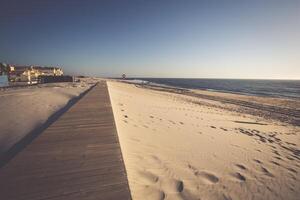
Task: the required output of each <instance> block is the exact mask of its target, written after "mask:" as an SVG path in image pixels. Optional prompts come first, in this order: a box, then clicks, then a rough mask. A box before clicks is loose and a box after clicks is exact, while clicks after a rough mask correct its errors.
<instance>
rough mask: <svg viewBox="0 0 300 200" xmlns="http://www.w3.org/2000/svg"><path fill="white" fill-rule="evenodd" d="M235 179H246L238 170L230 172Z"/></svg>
mask: <svg viewBox="0 0 300 200" xmlns="http://www.w3.org/2000/svg"><path fill="white" fill-rule="evenodd" d="M230 175H231V176H232V177H233V178H234V179H235V180H238V181H241V182H244V181H246V177H245V176H244V175H242V174H241V173H239V172H235V173H232V174H230Z"/></svg>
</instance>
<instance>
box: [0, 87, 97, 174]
mask: <svg viewBox="0 0 300 200" xmlns="http://www.w3.org/2000/svg"><path fill="white" fill-rule="evenodd" d="M96 85H97V83H96V84H94V85H93V86H91V87H90V88H89V89H87V90H86V91H84V92H83V93H81V94H80V95H79V96H78V97H75V98H73V99H71V100H70V101H69V102H68V103H67V104H66V106H65V107H63V108H61V109H60V110H58V111H57V112H55V113H54V114H52V115H51V116H50V117H49V118H48V120H47V121H46V122H45V123H44V124H43V125H41V126H39V127H36V128H35V129H33V130H32V131H31V132H29V133H28V134H27V135H26V136H25V137H24V138H23V139H21V140H20V141H19V142H17V143H16V144H14V145H13V146H12V147H11V148H10V149H9V150H8V151H6V152H4V153H3V154H2V155H0V168H2V167H4V166H5V165H6V164H7V163H8V162H9V161H10V160H11V159H13V158H14V157H15V156H16V155H17V154H18V153H19V152H21V151H22V150H23V149H24V148H25V147H26V146H27V145H29V144H30V143H31V142H32V141H33V140H34V139H35V138H37V137H38V136H39V135H40V134H41V133H43V131H44V130H46V129H47V128H48V127H49V126H50V125H51V124H53V123H54V122H55V121H56V120H57V119H58V118H59V117H60V116H62V115H63V114H64V113H65V112H66V111H68V110H69V109H70V108H71V107H72V106H73V105H74V104H75V103H77V102H78V101H79V100H80V99H81V98H82V97H83V96H85V95H86V94H87V93H88V92H89V91H90V90H91V89H93V88H94V87H95V86H96Z"/></svg>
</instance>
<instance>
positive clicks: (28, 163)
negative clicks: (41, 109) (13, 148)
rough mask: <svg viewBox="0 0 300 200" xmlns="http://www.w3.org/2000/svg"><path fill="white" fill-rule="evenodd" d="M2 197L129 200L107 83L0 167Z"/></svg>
mask: <svg viewBox="0 0 300 200" xmlns="http://www.w3.org/2000/svg"><path fill="white" fill-rule="evenodd" d="M0 199H1V200H2V199H3V200H18V199H22V200H42V199H43V200H46V199H47V200H54V199H64V200H65V199H72V200H77V199H97V200H99V199H105V200H109V199H122V200H123V199H124V200H126V199H131V195H130V191H129V186H128V182H127V176H126V171H125V167H124V163H123V159H122V154H121V149H120V145H119V141H118V136H117V132H116V127H115V123H114V117H113V113H112V108H111V104H110V99H109V94H108V90H107V85H106V82H105V81H101V82H100V83H98V84H97V86H95V87H94V88H93V89H92V90H91V91H89V92H88V93H87V94H86V95H85V96H83V97H82V98H81V99H80V100H79V101H78V102H77V103H76V104H75V105H73V106H72V107H71V108H70V109H69V110H68V111H67V112H66V113H64V114H63V115H62V116H61V117H60V118H59V119H58V120H57V121H55V122H54V123H53V124H52V125H50V126H49V127H48V128H47V129H46V130H45V131H44V132H42V133H41V134H40V135H39V136H38V137H37V138H35V140H33V142H32V143H30V144H29V145H28V146H26V148H24V149H23V150H22V151H21V152H20V153H18V154H17V155H16V156H15V157H13V158H12V159H11V160H10V161H9V162H8V163H7V164H6V165H4V166H3V167H2V168H1V169H0Z"/></svg>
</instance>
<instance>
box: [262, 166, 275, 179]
mask: <svg viewBox="0 0 300 200" xmlns="http://www.w3.org/2000/svg"><path fill="white" fill-rule="evenodd" d="M261 171H262V172H263V173H264V174H265V175H267V176H269V177H274V175H273V174H272V173H271V172H270V171H269V170H268V169H267V168H265V167H261Z"/></svg>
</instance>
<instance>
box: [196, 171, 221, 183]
mask: <svg viewBox="0 0 300 200" xmlns="http://www.w3.org/2000/svg"><path fill="white" fill-rule="evenodd" d="M195 175H196V176H199V177H201V180H202V181H203V182H204V183H207V184H215V183H217V182H219V178H218V177H217V176H216V175H214V174H212V173H210V172H205V171H201V172H197V173H195Z"/></svg>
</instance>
